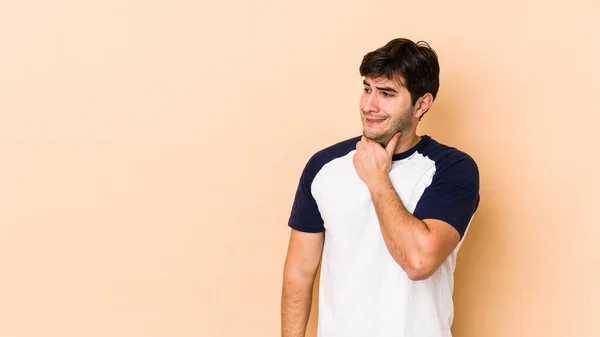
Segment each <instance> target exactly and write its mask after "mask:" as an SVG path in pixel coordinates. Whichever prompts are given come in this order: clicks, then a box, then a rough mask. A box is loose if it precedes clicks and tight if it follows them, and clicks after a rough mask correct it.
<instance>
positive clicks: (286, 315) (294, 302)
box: [281, 229, 325, 337]
mask: <svg viewBox="0 0 600 337" xmlns="http://www.w3.org/2000/svg"><path fill="white" fill-rule="evenodd" d="M324 238H325V233H324V232H319V233H306V232H301V231H298V230H295V229H292V231H291V234H290V240H289V244H288V252H287V256H286V260H285V265H284V269H283V287H282V288H283V289H282V296H281V336H282V337H304V336H305V334H306V325H307V324H308V319H309V315H310V310H311V305H312V293H313V284H314V282H315V277H316V275H317V269H318V267H319V262H320V260H321V253H322V251H323V243H324Z"/></svg>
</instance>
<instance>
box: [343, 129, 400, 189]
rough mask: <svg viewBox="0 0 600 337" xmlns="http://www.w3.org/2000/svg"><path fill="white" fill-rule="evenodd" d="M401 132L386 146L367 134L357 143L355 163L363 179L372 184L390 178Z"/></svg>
mask: <svg viewBox="0 0 600 337" xmlns="http://www.w3.org/2000/svg"><path fill="white" fill-rule="evenodd" d="M399 138H400V132H398V133H396V134H395V135H394V136H393V137H392V139H390V141H389V142H388V144H387V146H386V147H385V148H384V147H383V146H381V144H379V143H377V142H375V141H373V140H369V139H367V138H366V137H365V136H363V137H362V138H361V140H360V141H359V142H358V143H357V144H356V153H355V154H354V158H353V163H354V167H355V168H356V172H357V173H358V176H359V177H360V179H362V181H364V182H365V184H367V186H369V187H370V186H371V185H372V184H373V183H377V182H381V181H382V180H385V179H388V177H389V176H388V174H389V173H390V169H391V167H392V156H393V155H394V151H395V149H396V144H398V139H399Z"/></svg>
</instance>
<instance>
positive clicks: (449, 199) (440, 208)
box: [413, 155, 479, 239]
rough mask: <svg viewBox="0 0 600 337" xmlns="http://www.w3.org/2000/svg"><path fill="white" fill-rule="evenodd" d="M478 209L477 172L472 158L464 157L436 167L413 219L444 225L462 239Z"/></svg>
mask: <svg viewBox="0 0 600 337" xmlns="http://www.w3.org/2000/svg"><path fill="white" fill-rule="evenodd" d="M440 166H442V165H440ZM478 206H479V170H478V168H477V164H476V163H475V161H474V160H473V159H472V158H471V157H469V156H467V155H463V156H461V157H460V158H459V159H458V160H454V161H452V162H451V163H450V164H447V165H443V166H442V167H439V168H437V167H436V173H435V174H434V175H433V180H432V182H431V184H430V185H429V186H428V187H427V188H426V189H425V191H424V192H423V196H422V197H421V199H420V200H419V202H418V203H417V206H416V207H415V210H414V212H413V215H414V216H415V217H416V218H418V219H421V220H424V219H437V220H442V221H444V222H447V223H448V224H450V225H451V226H452V227H454V228H455V229H456V230H457V231H458V233H459V235H460V237H461V239H462V238H463V236H464V234H465V231H466V229H467V226H468V225H469V222H470V221H471V218H472V217H473V214H474V213H475V211H476V210H477V207H478Z"/></svg>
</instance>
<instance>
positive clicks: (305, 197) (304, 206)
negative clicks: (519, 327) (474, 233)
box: [289, 135, 479, 337]
mask: <svg viewBox="0 0 600 337" xmlns="http://www.w3.org/2000/svg"><path fill="white" fill-rule="evenodd" d="M359 140H360V137H355V138H352V139H348V140H345V141H342V142H340V143H337V144H335V145H333V146H330V147H328V148H325V149H323V150H321V151H319V152H317V153H315V154H314V155H313V156H312V157H311V158H310V160H309V161H308V163H307V164H306V166H305V168H304V170H303V172H302V176H301V178H300V182H299V185H298V189H297V191H296V196H295V199H294V204H293V207H292V211H291V215H290V219H289V226H290V227H292V228H294V229H296V230H299V231H304V232H323V231H324V232H325V244H324V247H323V257H322V264H321V279H320V285H319V317H318V337H449V336H451V331H450V328H451V325H452V320H453V314H454V307H453V303H452V292H453V287H454V278H453V274H454V268H455V266H456V254H457V252H458V249H459V248H460V245H461V244H462V241H463V239H464V235H465V234H466V231H467V228H468V226H469V224H470V222H471V219H472V217H473V214H474V213H475V211H476V209H477V207H478V205H479V171H478V168H477V165H476V163H475V161H474V160H473V159H472V158H471V157H470V156H469V155H467V154H466V153H464V152H461V151H459V150H457V149H456V148H452V147H449V146H446V145H443V144H441V143H438V142H437V141H435V140H434V139H432V138H431V137H429V136H427V135H424V136H422V137H421V140H420V142H419V143H418V144H417V145H416V146H414V147H413V148H412V149H410V150H408V151H406V152H404V153H400V154H395V155H394V156H393V158H392V168H391V171H390V174H389V175H390V179H391V181H392V184H393V185H394V187H395V189H396V191H397V192H398V195H399V196H400V199H401V200H402V203H403V204H404V206H405V208H406V209H407V210H408V211H409V212H410V213H411V214H413V215H414V216H415V217H417V218H419V219H439V220H443V221H445V222H447V223H449V224H450V225H452V226H453V227H454V228H455V229H456V230H457V231H458V233H459V235H460V243H459V245H458V246H457V247H456V248H455V250H454V251H453V252H452V253H451V254H450V256H449V257H448V258H447V259H446V261H445V262H444V263H443V264H442V265H441V267H440V268H439V269H438V270H437V271H436V272H435V273H434V274H433V275H432V276H431V277H429V278H427V279H426V280H422V281H412V280H410V279H409V278H408V276H407V275H406V273H405V272H404V270H403V269H402V268H401V267H400V265H399V264H398V263H397V262H396V261H395V260H394V259H393V258H392V256H391V254H390V253H389V251H388V249H387V247H386V245H385V242H384V241H383V236H382V234H381V229H380V225H379V221H378V218H377V214H376V213H375V208H374V205H373V201H372V200H371V195H370V193H369V190H368V188H367V186H366V185H365V184H364V183H363V181H362V180H361V179H360V177H359V176H358V174H357V173H356V170H355V168H354V165H353V163H352V157H353V155H354V153H355V151H356V143H357V142H358V141H359Z"/></svg>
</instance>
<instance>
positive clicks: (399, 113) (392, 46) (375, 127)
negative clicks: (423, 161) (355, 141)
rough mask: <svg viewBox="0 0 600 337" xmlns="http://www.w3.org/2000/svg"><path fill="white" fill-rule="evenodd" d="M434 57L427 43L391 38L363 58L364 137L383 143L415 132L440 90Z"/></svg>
mask: <svg viewBox="0 0 600 337" xmlns="http://www.w3.org/2000/svg"><path fill="white" fill-rule="evenodd" d="M439 73H440V66H439V63H438V59H437V55H436V53H435V51H434V50H433V49H431V48H430V47H429V45H428V44H427V43H426V42H422V41H420V42H417V43H414V42H412V41H410V40H408V39H394V40H392V41H390V42H388V43H387V44H386V45H385V46H383V47H381V48H378V49H376V50H374V51H372V52H370V53H368V54H367V55H365V56H364V58H363V61H362V63H361V65H360V74H361V76H363V77H364V82H363V84H364V92H363V95H362V96H361V99H360V112H361V118H362V122H363V134H364V135H365V137H367V138H369V139H372V140H375V141H377V142H379V143H382V144H384V145H385V144H386V143H387V142H388V141H389V140H390V139H391V138H392V136H393V135H394V134H395V133H397V132H398V131H400V132H402V133H403V134H407V133H409V132H414V131H415V130H416V126H417V123H418V122H419V120H420V119H421V117H422V116H423V114H425V113H426V112H427V111H428V110H429V108H430V107H431V104H432V103H433V101H434V100H435V97H436V95H437V92H438V88H439Z"/></svg>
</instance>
